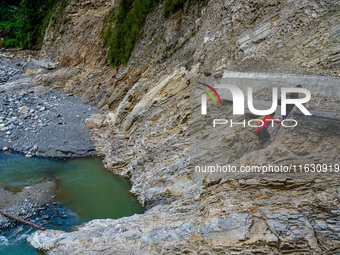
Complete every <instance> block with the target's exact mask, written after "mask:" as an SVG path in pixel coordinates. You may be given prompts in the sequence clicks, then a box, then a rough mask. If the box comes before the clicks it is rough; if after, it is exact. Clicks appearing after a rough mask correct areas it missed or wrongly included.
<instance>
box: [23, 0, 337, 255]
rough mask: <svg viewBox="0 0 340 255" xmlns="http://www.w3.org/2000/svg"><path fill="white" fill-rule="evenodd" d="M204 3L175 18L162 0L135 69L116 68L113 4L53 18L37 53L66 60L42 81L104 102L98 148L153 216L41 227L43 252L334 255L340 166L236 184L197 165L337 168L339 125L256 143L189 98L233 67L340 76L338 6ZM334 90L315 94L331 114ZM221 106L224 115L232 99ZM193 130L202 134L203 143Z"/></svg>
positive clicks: (77, 6)
mask: <svg viewBox="0 0 340 255" xmlns="http://www.w3.org/2000/svg"><path fill="white" fill-rule="evenodd" d="M200 2H202V1H190V7H189V8H184V9H179V10H177V11H176V12H174V13H172V14H171V15H170V16H169V17H164V15H163V13H162V6H161V5H159V6H158V7H156V8H155V10H154V12H153V13H151V14H150V15H149V16H148V17H147V19H146V21H145V26H144V28H143V29H141V36H140V38H139V40H138V42H137V43H136V46H135V48H134V50H133V52H132V54H131V58H130V61H129V63H128V64H127V66H120V67H117V68H113V67H110V65H109V63H108V61H107V58H106V56H105V53H106V49H105V46H104V45H103V42H102V40H101V33H100V31H101V29H102V27H103V20H104V19H105V16H106V14H107V13H109V12H110V11H111V8H113V6H112V5H114V4H115V3H117V2H116V1H115V2H112V1H109V0H98V1H86V2H79V1H75V0H74V1H73V0H71V1H69V2H68V5H67V7H66V8H65V13H64V15H65V17H67V22H66V23H62V24H56V23H55V22H54V23H53V25H54V26H53V25H52V24H51V26H50V27H49V29H48V31H47V32H46V37H45V41H44V47H43V50H42V54H41V57H42V58H44V57H45V58H46V59H47V58H49V60H51V61H54V62H59V63H61V65H62V67H61V68H60V69H59V70H58V71H57V72H53V73H48V74H42V75H41V76H40V78H39V81H40V82H42V83H44V84H45V85H49V86H53V87H54V88H58V89H61V90H63V91H66V92H67V93H74V95H77V96H79V97H81V98H82V99H83V100H84V101H86V102H91V103H93V104H97V106H98V109H100V112H99V113H98V114H97V115H96V117H93V118H91V120H92V121H91V122H90V123H91V129H92V132H93V138H94V140H95V143H96V147H97V152H98V154H99V155H100V156H103V157H105V159H104V163H105V167H106V168H107V169H109V170H110V171H112V172H114V173H116V174H120V175H123V176H128V177H129V178H130V180H131V182H132V184H133V187H132V191H133V192H134V194H136V195H137V196H138V198H139V200H140V201H141V202H142V203H143V204H144V205H145V206H146V209H147V210H146V212H145V214H143V215H135V216H132V217H127V218H122V219H118V220H110V219H108V220H94V221H92V222H89V223H88V224H86V225H84V226H82V227H81V228H79V229H78V230H77V231H74V232H71V233H66V232H61V231H51V230H48V231H45V232H41V231H37V232H36V233H34V234H33V235H32V236H31V237H30V238H29V241H30V243H31V244H32V245H34V247H36V248H37V249H40V250H42V251H44V252H46V253H49V254H68V252H69V251H70V250H72V252H73V253H74V254H101V255H102V254H185V253H187V254H294V255H295V254H334V253H338V252H339V232H340V228H339V207H340V206H339V205H340V204H339V174H338V173H333V175H332V176H330V177H328V176H325V175H322V176H321V177H320V176H314V175H309V176H308V177H306V178H300V177H299V176H295V177H294V178H289V177H287V176H286V177H284V178H281V176H280V178H278V176H277V175H275V176H273V175H272V176H270V177H268V178H267V177H266V178H264V177H259V176H253V177H249V178H231V177H230V176H228V175H226V174H224V175H221V176H218V175H213V174H212V175H209V174H197V173H195V171H194V170H193V169H192V168H190V165H189V162H190V160H192V159H195V157H196V158H200V157H203V156H204V157H207V158H209V159H211V160H213V161H214V162H215V163H221V164H226V165H228V164H230V165H238V166H239V165H241V164H244V165H251V166H252V165H261V164H275V162H276V163H277V162H279V164H289V165H290V164H292V165H295V164H296V165H300V164H307V163H308V164H309V163H320V164H329V165H331V164H332V165H333V166H334V164H335V163H338V162H339V134H338V133H336V132H334V130H336V129H338V127H339V120H338V119H335V120H334V119H333V120H330V118H328V119H327V118H323V117H322V118H321V117H320V118H318V117H317V116H313V118H311V119H309V118H308V117H306V118H302V117H301V116H297V118H299V119H298V121H299V127H297V128H295V129H284V128H280V129H277V130H276V131H275V133H274V134H273V135H272V140H271V141H269V142H268V143H267V145H266V148H265V149H262V150H258V149H257V147H256V141H257V137H256V136H255V135H254V134H253V133H252V131H253V130H252V129H251V128H235V129H230V128H228V127H225V126H221V127H218V128H217V129H215V130H212V127H211V124H210V125H205V123H203V122H202V121H201V120H202V118H204V116H203V117H202V116H201V115H200V111H199V108H198V107H196V108H195V105H193V104H192V102H191V98H192V97H191V93H190V92H191V91H194V90H195V89H196V86H197V83H196V82H205V83H208V84H217V83H219V82H220V81H221V78H222V77H223V75H224V73H225V72H226V71H238V72H248V73H249V72H251V73H254V72H255V73H259V72H261V73H272V74H273V73H274V74H278V73H279V74H303V75H314V76H315V75H319V76H322V75H327V76H332V77H338V76H339V74H340V73H339V65H340V62H339V59H340V58H339V56H340V55H339V49H338V45H339V31H340V30H339V28H340V27H339V24H340V23H339V10H340V9H339V1H334V0H331V1H327V2H325V1H314V0H307V1H300V0H299V1H278V0H268V1H252V0H242V1H232V0H230V1H221V0H210V1H208V3H207V5H204V7H202V6H201V5H200V4H199V3H200ZM294 85H295V84H294ZM281 86H283V87H284V86H287V84H286V83H285V82H283V83H282V84H280V87H281ZM289 86H293V84H292V85H289ZM197 95H199V96H200V95H201V94H198V92H197ZM313 96H314V94H313ZM332 97H338V96H336V95H332ZM332 97H329V96H325V97H320V99H322V100H323V101H322V103H321V104H322V106H323V107H322V110H323V111H327V110H328V111H329V110H334V109H335V110H336V108H334V105H335V104H336V102H338V101H337V100H338V99H337V98H336V99H335V100H336V101H334V98H332ZM208 98H209V97H208ZM208 100H209V99H208ZM209 104H210V105H209V110H210V109H214V108H213V107H215V106H214V105H213V102H212V101H211V100H210V101H209ZM217 107H219V106H216V108H217ZM223 107H225V108H227V109H226V110H229V111H226V112H225V115H224V116H222V117H223V118H226V117H228V118H229V117H230V115H231V109H232V107H231V104H230V103H229V105H228V103H226V102H223ZM219 109H220V108H219ZM195 113H196V115H195ZM247 117H249V116H247ZM245 118H246V117H245ZM205 119H208V118H205ZM316 122H317V123H318V125H316V124H315V123H316ZM193 136H197V137H200V138H201V139H204V143H202V147H201V148H200V149H202V150H197V147H195V146H192V145H193V144H192V143H191V142H190V139H191V138H192V137H193Z"/></svg>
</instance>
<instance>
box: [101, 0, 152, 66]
mask: <svg viewBox="0 0 340 255" xmlns="http://www.w3.org/2000/svg"><path fill="white" fill-rule="evenodd" d="M157 4H158V1H157V0H120V2H119V4H118V8H117V10H116V12H115V13H114V12H113V11H111V12H110V13H109V14H108V16H107V17H106V18H105V22H104V27H103V31H102V32H103V37H104V42H105V46H106V47H108V48H109V50H108V58H109V60H110V62H111V64H112V65H113V66H119V65H120V64H124V65H126V64H127V62H128V61H129V58H130V56H131V52H132V50H133V49H134V47H135V43H136V41H137V39H138V38H139V36H140V33H141V31H140V30H141V29H142V27H143V25H144V21H145V18H146V17H147V15H148V14H149V13H150V12H152V11H153V10H154V8H155V7H156V5H157Z"/></svg>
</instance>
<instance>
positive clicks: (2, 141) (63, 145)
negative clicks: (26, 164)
mask: <svg viewBox="0 0 340 255" xmlns="http://www.w3.org/2000/svg"><path fill="white" fill-rule="evenodd" d="M0 61H1V68H0V72H1V73H0V75H1V76H2V77H5V78H2V80H4V81H7V82H5V83H2V84H0V149H4V150H7V149H9V150H15V151H19V152H24V153H25V154H26V155H27V156H28V157H30V156H42V157H53V158H72V157H91V156H96V150H95V146H94V144H93V142H92V140H91V136H90V132H89V131H88V130H87V129H86V127H85V120H86V119H87V118H88V117H90V115H92V114H94V113H95V112H96V111H97V109H96V108H95V107H93V106H89V105H86V104H83V103H82V102H81V100H80V99H79V98H76V97H73V96H72V95H71V94H65V93H63V92H61V91H53V90H50V89H49V88H46V87H44V86H43V85H39V84H38V85H37V84H31V83H30V81H31V79H32V77H28V76H25V75H23V74H22V73H23V72H24V70H25V68H26V67H25V68H22V66H25V62H24V61H22V60H13V59H6V58H3V59H1V60H0ZM13 63H16V64H13ZM13 66H14V67H15V66H16V67H18V68H17V69H15V68H14V67H13ZM30 67H32V66H30ZM3 70H5V71H3Z"/></svg>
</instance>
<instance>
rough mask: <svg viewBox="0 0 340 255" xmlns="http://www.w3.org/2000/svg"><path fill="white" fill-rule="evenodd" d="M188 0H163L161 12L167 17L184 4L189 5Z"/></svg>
mask: <svg viewBox="0 0 340 255" xmlns="http://www.w3.org/2000/svg"><path fill="white" fill-rule="evenodd" d="M189 2H190V0H164V3H163V13H164V15H165V16H166V17H167V16H169V15H170V14H171V13H173V12H175V11H177V10H178V9H180V8H183V7H184V5H189Z"/></svg>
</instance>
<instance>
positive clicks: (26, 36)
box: [0, 0, 63, 49]
mask: <svg viewBox="0 0 340 255" xmlns="http://www.w3.org/2000/svg"><path fill="white" fill-rule="evenodd" d="M58 2H63V0H14V1H13V0H3V1H1V3H0V31H4V30H7V31H8V33H7V34H6V37H5V38H3V40H1V42H0V43H1V45H0V46H3V47H22V48H26V49H28V48H32V47H34V48H40V47H41V43H42V40H43V38H44V34H45V29H46V27H47V25H48V23H49V20H50V17H51V15H52V13H53V11H54V8H55V6H56V4H57V3H58Z"/></svg>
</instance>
